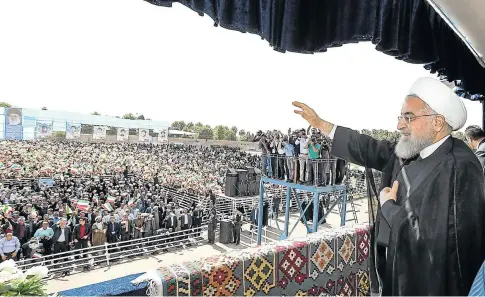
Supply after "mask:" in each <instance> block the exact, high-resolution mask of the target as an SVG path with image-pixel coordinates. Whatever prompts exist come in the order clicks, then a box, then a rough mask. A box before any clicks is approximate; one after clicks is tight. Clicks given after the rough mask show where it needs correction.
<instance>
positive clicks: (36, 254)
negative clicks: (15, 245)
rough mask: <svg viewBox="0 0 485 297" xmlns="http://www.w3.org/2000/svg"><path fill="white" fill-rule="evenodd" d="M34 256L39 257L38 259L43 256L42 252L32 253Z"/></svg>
mask: <svg viewBox="0 0 485 297" xmlns="http://www.w3.org/2000/svg"><path fill="white" fill-rule="evenodd" d="M32 258H37V259H38V258H42V254H40V253H34V254H33V255H32Z"/></svg>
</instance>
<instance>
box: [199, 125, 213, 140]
mask: <svg viewBox="0 0 485 297" xmlns="http://www.w3.org/2000/svg"><path fill="white" fill-rule="evenodd" d="M212 138H213V132H212V129H211V127H208V126H206V127H204V128H202V130H201V131H200V132H199V139H205V140H207V139H212Z"/></svg>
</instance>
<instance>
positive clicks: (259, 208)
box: [258, 180, 264, 245]
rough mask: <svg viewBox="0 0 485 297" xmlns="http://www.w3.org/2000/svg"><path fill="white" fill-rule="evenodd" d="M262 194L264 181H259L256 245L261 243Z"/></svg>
mask: <svg viewBox="0 0 485 297" xmlns="http://www.w3.org/2000/svg"><path fill="white" fill-rule="evenodd" d="M263 195H264V181H263V180H261V182H260V183H259V203H258V245H261V239H262V235H263Z"/></svg>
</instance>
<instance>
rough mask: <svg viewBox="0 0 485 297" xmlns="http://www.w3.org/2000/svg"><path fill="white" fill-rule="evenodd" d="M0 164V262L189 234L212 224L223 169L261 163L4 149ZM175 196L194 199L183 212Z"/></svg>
mask: <svg viewBox="0 0 485 297" xmlns="http://www.w3.org/2000/svg"><path fill="white" fill-rule="evenodd" d="M0 161H1V164H0V166H1V169H0V171H1V173H0V175H1V179H2V181H3V183H4V184H3V185H2V186H0V199H1V201H2V205H1V208H0V225H1V228H0V234H1V237H2V239H1V240H0V255H1V257H2V260H5V259H9V258H13V259H21V258H30V257H34V256H35V255H37V254H38V253H39V251H40V252H42V254H43V255H49V254H52V253H54V254H55V253H59V252H64V251H68V250H70V249H82V248H86V247H88V246H98V245H104V243H105V242H108V243H115V242H123V241H127V240H130V239H140V238H146V237H150V236H153V235H157V234H161V233H164V234H168V235H169V234H170V233H173V232H177V231H180V230H187V232H189V231H190V230H193V228H198V227H200V226H201V223H202V219H203V217H204V216H206V218H210V217H211V213H212V211H213V206H214V203H215V196H216V195H217V194H218V193H220V192H221V189H222V186H223V184H224V175H225V173H226V171H227V169H228V168H244V167H246V166H257V165H258V164H259V162H260V157H258V156H256V155H254V154H248V153H245V152H243V151H240V150H238V149H233V148H227V147H198V146H190V145H151V144H104V143H103V144H101V143H75V142H51V141H32V142H30V141H29V142H13V141H2V142H0ZM42 178H52V180H53V183H50V182H47V183H39V179H42ZM22 180H23V181H24V182H23V183H20V181H22ZM16 181H19V182H16ZM26 182H27V183H26ZM174 193H176V194H177V195H178V194H180V193H182V194H184V195H190V196H191V197H197V199H196V200H194V202H193V203H192V204H191V205H190V206H189V207H187V206H186V205H185V207H184V206H182V205H181V204H179V203H178V201H177V196H176V195H174ZM196 201H198V202H199V203H196ZM202 202H205V203H209V204H210V205H211V206H212V208H207V207H204V209H202V207H201V203H202ZM207 209H210V211H208V213H207ZM204 210H205V211H206V213H204ZM193 235H200V230H195V231H193ZM188 237H189V236H187V238H185V239H188ZM33 242H35V243H37V244H39V243H40V245H35V244H32V243H33ZM33 246H34V247H37V246H41V247H42V248H41V249H39V248H32V247H33Z"/></svg>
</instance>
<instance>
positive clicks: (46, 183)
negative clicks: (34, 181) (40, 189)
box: [39, 178, 54, 187]
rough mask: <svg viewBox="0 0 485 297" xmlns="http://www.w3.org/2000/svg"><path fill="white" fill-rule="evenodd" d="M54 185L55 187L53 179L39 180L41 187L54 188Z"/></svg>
mask: <svg viewBox="0 0 485 297" xmlns="http://www.w3.org/2000/svg"><path fill="white" fill-rule="evenodd" d="M53 185H54V180H53V179H52V178H41V179H39V186H47V187H52V186H53Z"/></svg>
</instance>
